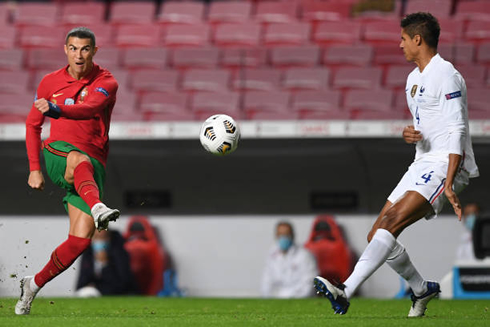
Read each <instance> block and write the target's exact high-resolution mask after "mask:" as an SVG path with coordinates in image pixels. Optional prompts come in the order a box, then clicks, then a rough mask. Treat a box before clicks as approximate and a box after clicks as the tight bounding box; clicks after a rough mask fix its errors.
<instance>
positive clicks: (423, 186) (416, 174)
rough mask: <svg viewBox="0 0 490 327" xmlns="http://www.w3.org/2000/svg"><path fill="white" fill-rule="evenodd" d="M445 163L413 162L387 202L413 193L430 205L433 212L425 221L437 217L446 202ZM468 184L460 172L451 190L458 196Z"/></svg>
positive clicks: (466, 176)
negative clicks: (406, 193) (410, 192)
mask: <svg viewBox="0 0 490 327" xmlns="http://www.w3.org/2000/svg"><path fill="white" fill-rule="evenodd" d="M447 165H448V164H447V163H445V162H431V161H415V162H413V163H412V164H411V165H410V167H408V170H407V172H406V173H405V175H403V177H402V179H401V180H400V182H399V183H398V185H397V186H396V187H395V189H394V190H393V192H391V194H390V196H389V197H388V201H390V202H391V203H395V202H396V201H397V200H398V199H400V198H401V197H402V196H403V195H404V194H405V192H407V191H415V192H417V193H419V194H420V195H422V196H423V197H424V198H426V199H427V201H429V203H430V204H431V205H432V209H433V210H434V212H431V213H429V214H427V215H426V216H425V218H426V219H431V218H435V217H437V214H439V213H440V212H441V210H442V208H443V207H444V204H445V203H446V202H447V198H446V196H445V195H444V183H445V181H446V175H447ZM468 184H469V176H468V173H467V172H465V171H460V172H459V173H457V174H456V177H455V178H454V184H453V190H454V191H455V192H456V194H458V193H459V192H461V191H462V190H463V189H464V188H465V187H466V186H467V185H468Z"/></svg>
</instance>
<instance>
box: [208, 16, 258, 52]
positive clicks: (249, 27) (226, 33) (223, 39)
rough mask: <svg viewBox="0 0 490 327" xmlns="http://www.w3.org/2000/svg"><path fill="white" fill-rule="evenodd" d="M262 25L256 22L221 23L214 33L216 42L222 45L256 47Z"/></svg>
mask: <svg viewBox="0 0 490 327" xmlns="http://www.w3.org/2000/svg"><path fill="white" fill-rule="evenodd" d="M260 35H261V26H260V25H259V24H257V23H254V22H245V23H241V24H231V23H227V24H220V25H218V27H217V28H216V30H215V33H214V42H215V44H216V45H217V46H220V47H256V46H258V45H259V42H260Z"/></svg>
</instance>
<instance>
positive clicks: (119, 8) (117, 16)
mask: <svg viewBox="0 0 490 327" xmlns="http://www.w3.org/2000/svg"><path fill="white" fill-rule="evenodd" d="M154 17H155V3H153V2H114V3H112V6H111V10H110V16H109V22H110V23H112V24H116V25H135V24H143V25H147V24H149V23H152V22H153V21H154Z"/></svg>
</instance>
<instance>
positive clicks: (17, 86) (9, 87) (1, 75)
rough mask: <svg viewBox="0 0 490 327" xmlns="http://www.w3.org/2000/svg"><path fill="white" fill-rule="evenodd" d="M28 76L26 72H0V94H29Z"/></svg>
mask: <svg viewBox="0 0 490 327" xmlns="http://www.w3.org/2000/svg"><path fill="white" fill-rule="evenodd" d="M30 75H31V74H30V73H29V72H28V71H20V72H13V71H3V72H2V71H0V93H10V94H25V93H29V92H28V89H29V80H30Z"/></svg>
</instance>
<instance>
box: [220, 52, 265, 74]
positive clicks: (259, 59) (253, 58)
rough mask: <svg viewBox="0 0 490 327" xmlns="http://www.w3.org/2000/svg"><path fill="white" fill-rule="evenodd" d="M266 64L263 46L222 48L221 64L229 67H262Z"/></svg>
mask: <svg viewBox="0 0 490 327" xmlns="http://www.w3.org/2000/svg"><path fill="white" fill-rule="evenodd" d="M266 64H267V50H266V49H265V48H250V49H240V48H238V49H231V48H230V49H223V52H222V56H221V66H223V67H227V68H230V69H237V68H247V67H262V66H264V65H266Z"/></svg>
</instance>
